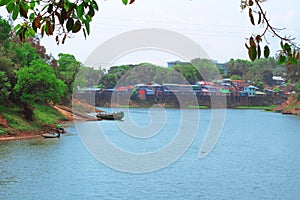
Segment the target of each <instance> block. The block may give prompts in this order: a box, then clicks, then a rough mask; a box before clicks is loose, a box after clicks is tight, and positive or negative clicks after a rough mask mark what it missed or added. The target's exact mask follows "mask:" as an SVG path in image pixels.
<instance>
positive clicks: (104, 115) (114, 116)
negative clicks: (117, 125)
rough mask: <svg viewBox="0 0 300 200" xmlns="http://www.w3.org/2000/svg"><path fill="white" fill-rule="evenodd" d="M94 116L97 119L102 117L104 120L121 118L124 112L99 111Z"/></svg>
mask: <svg viewBox="0 0 300 200" xmlns="http://www.w3.org/2000/svg"><path fill="white" fill-rule="evenodd" d="M96 116H97V118H98V119H99V120H102V119H105V120H121V119H122V118H123V117H124V112H117V113H106V112H100V113H98V114H97V115H96Z"/></svg>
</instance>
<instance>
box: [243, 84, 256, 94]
mask: <svg viewBox="0 0 300 200" xmlns="http://www.w3.org/2000/svg"><path fill="white" fill-rule="evenodd" d="M257 89H258V88H257V87H255V86H253V85H249V86H248V87H245V88H244V92H246V93H248V96H249V97H254V96H255V92H256V90H257Z"/></svg>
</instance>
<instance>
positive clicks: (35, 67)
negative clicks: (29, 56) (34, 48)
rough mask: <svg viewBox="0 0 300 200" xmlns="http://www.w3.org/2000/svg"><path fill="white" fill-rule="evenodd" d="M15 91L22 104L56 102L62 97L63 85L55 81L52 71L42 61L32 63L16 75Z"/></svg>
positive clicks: (57, 80) (59, 81)
mask: <svg viewBox="0 0 300 200" xmlns="http://www.w3.org/2000/svg"><path fill="white" fill-rule="evenodd" d="M17 77H18V82H17V84H16V86H15V88H14V89H15V91H16V92H17V93H18V94H19V96H20V100H21V101H22V102H23V103H26V104H30V105H32V104H33V103H34V102H45V101H48V102H51V101H52V102H54V103H56V102H58V101H59V100H60V98H61V97H62V96H63V95H64V92H65V88H66V86H65V84H64V83H63V82H62V81H61V80H59V79H57V77H56V76H55V74H54V71H53V69H52V68H51V67H50V66H49V65H47V64H46V63H45V62H44V61H42V60H35V61H33V62H32V63H31V64H30V66H29V67H24V68H22V69H20V70H19V71H18V73H17Z"/></svg>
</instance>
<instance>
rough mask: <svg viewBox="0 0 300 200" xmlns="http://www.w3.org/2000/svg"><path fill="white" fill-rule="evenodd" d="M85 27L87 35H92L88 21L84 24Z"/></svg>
mask: <svg viewBox="0 0 300 200" xmlns="http://www.w3.org/2000/svg"><path fill="white" fill-rule="evenodd" d="M84 25H85V28H86V31H87V34H88V35H89V34H90V23H89V22H87V21H86V22H85V23H84Z"/></svg>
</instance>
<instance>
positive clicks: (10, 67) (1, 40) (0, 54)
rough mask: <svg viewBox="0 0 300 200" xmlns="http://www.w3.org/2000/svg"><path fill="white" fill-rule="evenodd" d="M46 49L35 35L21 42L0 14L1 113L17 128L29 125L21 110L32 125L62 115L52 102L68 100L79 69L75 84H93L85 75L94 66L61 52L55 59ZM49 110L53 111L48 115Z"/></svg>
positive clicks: (65, 101) (58, 117)
mask: <svg viewBox="0 0 300 200" xmlns="http://www.w3.org/2000/svg"><path fill="white" fill-rule="evenodd" d="M45 52H46V49H45V48H44V47H43V46H41V45H40V41H39V38H38V37H34V38H29V39H28V40H26V42H20V40H19V38H18V37H16V35H15V33H14V32H13V31H12V30H11V26H10V25H9V23H8V22H7V21H6V20H4V19H2V18H0V105H1V109H0V114H2V115H3V116H4V117H5V118H6V119H7V120H8V121H9V123H10V125H11V127H13V128H16V129H18V130H20V129H27V128H28V127H27V128H26V123H27V122H26V123H24V122H22V120H21V118H22V115H20V113H21V114H23V117H24V118H25V119H26V120H29V121H28V123H29V124H30V126H35V127H36V126H41V124H45V125H48V124H51V123H54V122H55V120H57V119H63V116H61V115H59V114H58V113H57V112H55V111H54V110H51V105H53V104H56V103H64V104H66V105H68V104H70V101H71V95H72V93H73V87H74V85H75V79H76V76H77V73H78V72H79V70H80V72H81V73H80V77H79V78H78V80H80V81H78V84H77V85H84V86H86V85H95V84H96V82H95V81H93V80H92V79H86V77H88V78H89V77H93V76H94V74H95V72H97V70H94V69H91V68H88V67H84V66H83V65H82V64H81V63H80V62H78V61H77V60H76V59H75V57H74V56H72V55H69V54H60V55H59V59H58V60H55V59H54V58H53V57H52V56H49V55H47V54H46V53H45ZM98 74H99V73H98ZM98 78H99V77H98ZM97 81H98V79H97ZM49 109H50V110H49ZM51 113H55V114H53V115H52V117H51ZM15 114H18V115H19V116H20V117H19V116H15ZM55 115H56V116H57V117H54V116H55ZM13 116H14V117H13ZM30 121H32V122H30ZM22 124H23V125H24V126H25V127H23V128H22ZM27 125H28V124H27Z"/></svg>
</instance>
